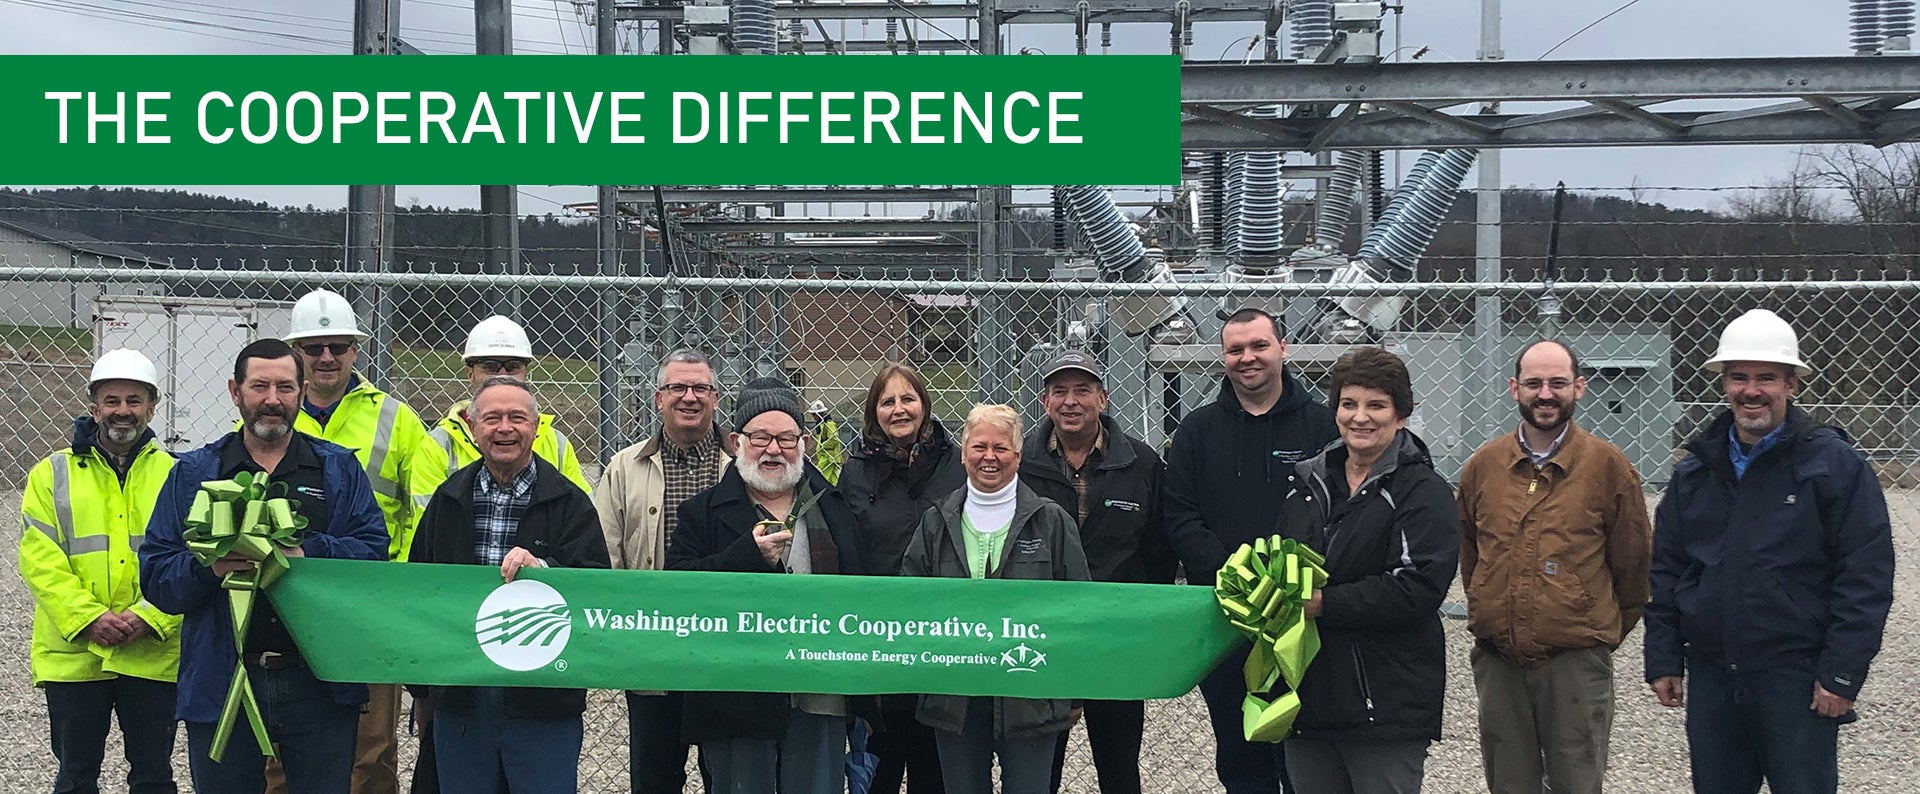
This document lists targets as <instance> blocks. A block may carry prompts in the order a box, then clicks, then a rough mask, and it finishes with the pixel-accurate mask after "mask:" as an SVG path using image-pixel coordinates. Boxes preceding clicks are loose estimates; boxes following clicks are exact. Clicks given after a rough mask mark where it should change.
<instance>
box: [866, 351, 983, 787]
mask: <svg viewBox="0 0 1920 794" xmlns="http://www.w3.org/2000/svg"><path fill="white" fill-rule="evenodd" d="M966 483H967V473H966V471H965V470H964V469H962V468H961V466H960V454H959V450H958V449H956V448H955V447H954V444H953V438H952V436H950V435H948V434H947V429H946V427H945V426H944V425H942V424H940V420H938V419H936V418H934V417H933V404H932V402H931V400H930V399H929V397H928V394H927V382H926V380H925V379H923V378H921V377H920V373H919V372H917V371H915V370H914V368H913V367H912V366H910V365H907V364H902V363H889V364H887V365H885V366H882V367H881V368H880V371H879V372H876V373H874V376H873V383H872V385H871V386H869V387H868V388H867V402H866V408H865V412H864V413H863V414H862V415H861V433H860V444H859V446H858V447H856V448H855V449H854V450H853V451H852V452H851V453H850V454H848V455H847V464H846V468H845V469H843V470H841V472H840V483H839V488H840V492H841V493H842V494H844V495H845V496H846V497H847V502H848V504H849V505H851V506H852V507H853V512H854V515H855V516H856V517H857V518H859V520H860V524H861V529H863V530H864V531H865V533H866V537H867V542H868V543H870V544H872V546H871V548H869V549H868V555H867V556H868V559H870V560H872V565H873V573H874V574H876V575H879V576H897V575H899V573H900V558H901V557H902V556H904V555H905V554H906V552H907V542H908V541H909V540H911V539H912V538H913V535H914V531H915V530H917V529H918V528H919V526H920V517H921V516H922V515H924V514H925V513H926V512H927V508H929V507H932V506H934V505H935V504H937V503H939V501H940V500H941V499H943V498H945V497H946V496H947V495H948V494H951V493H953V492H955V491H958V490H960V489H961V488H962V487H964V486H965V485H966ZM918 697H919V696H918V695H911V694H906V695H888V696H882V697H881V700H880V717H881V722H882V724H881V725H878V726H876V727H877V729H878V730H876V731H875V733H874V735H873V741H872V744H871V745H869V747H870V749H871V750H872V751H873V753H874V754H875V755H877V756H879V758H880V766H879V769H878V770H876V771H875V773H874V778H873V786H872V787H871V789H869V791H870V792H871V794H897V792H899V791H900V781H901V776H902V773H904V774H905V777H906V780H907V782H908V784H909V785H908V788H907V790H908V792H909V794H943V792H944V791H945V788H944V786H943V784H942V782H941V778H940V755H939V751H938V750H937V749H936V748H935V745H934V734H933V729H932V728H929V727H927V726H925V725H922V724H920V722H919V720H916V719H914V709H915V708H916V706H917V705H918V702H919V700H918Z"/></svg>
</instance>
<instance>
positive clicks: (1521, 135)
mask: <svg viewBox="0 0 1920 794" xmlns="http://www.w3.org/2000/svg"><path fill="white" fill-rule="evenodd" d="M1545 115H1547V114H1541V115H1538V116H1474V117H1473V118H1474V119H1475V120H1477V121H1479V122H1480V123H1481V124H1484V125H1486V126H1487V127H1489V128H1491V129H1494V130H1496V131H1497V132H1498V133H1499V134H1498V135H1497V136H1495V137H1493V138H1480V137H1478V136H1475V135H1471V134H1468V133H1465V132H1462V131H1459V130H1455V129H1451V128H1445V127H1439V126H1436V125H1434V124H1429V123H1427V122H1423V121H1414V120H1412V119H1395V118H1384V119H1380V120H1378V121H1373V120H1370V119H1371V116H1372V114H1369V116H1366V117H1363V118H1362V121H1364V122H1365V123H1355V124H1350V125H1347V128H1346V129H1344V130H1340V131H1339V132H1338V133H1336V134H1334V135H1333V136H1332V137H1331V138H1329V140H1328V141H1327V145H1326V148H1328V149H1336V150H1337V149H1444V148H1455V147H1473V148H1498V149H1542V148H1549V149H1550V148H1569V147H1582V146H1675V145H1727V144H1801V143H1805V144H1842V143H1862V144H1873V145H1880V146H1884V145H1887V144H1886V143H1885V142H1884V141H1886V140H1887V139H1888V138H1889V137H1895V138H1897V137H1899V136H1900V135H1902V134H1905V135H1906V136H1908V137H1911V135H1912V133H1911V132H1906V129H1907V125H1911V124H1914V123H1920V109H1903V110H1888V111H1880V112H1875V113H1867V114H1865V115H1866V116H1867V117H1868V119H1869V121H1871V122H1872V126H1871V127H1869V128H1867V129H1862V128H1861V127H1860V126H1858V125H1855V124H1851V123H1848V122H1843V121H1840V120H1838V119H1835V118H1833V117H1832V116H1829V115H1827V114H1825V113H1822V112H1820V111H1818V110H1812V109H1809V110H1805V111H1802V112H1799V113H1776V114H1770V115H1767V116H1764V117H1761V118H1752V119H1745V120H1737V121H1719V120H1718V119H1717V118H1712V117H1717V116H1720V115H1721V114H1718V113H1702V112H1699V111H1692V112H1664V113H1658V115H1659V116H1660V117H1662V118H1664V119H1667V120H1669V121H1671V122H1672V123H1673V124H1676V125H1679V126H1682V127H1685V128H1686V129H1687V132H1686V133H1685V134H1684V135H1676V134H1673V133H1670V132H1667V131H1666V130H1665V129H1662V128H1659V127H1653V126H1650V125H1648V124H1645V123H1643V122H1640V121H1635V120H1629V119H1625V118H1621V117H1619V116H1613V115H1607V114H1603V113H1602V112H1601V111H1598V110H1594V111H1593V112H1590V113H1584V114H1574V115H1573V116H1572V117H1562V118H1559V119H1557V120H1553V119H1546V118H1543V116H1545ZM1710 119H1711V123H1709V120H1710ZM1268 123H1271V124H1277V125H1280V126H1282V127H1284V128H1285V129H1286V130H1288V131H1289V133H1284V137H1281V138H1275V137H1272V136H1269V135H1266V134H1264V133H1261V132H1254V131H1251V130H1248V129H1245V128H1244V125H1240V124H1225V123H1221V122H1216V121H1212V120H1208V119H1200V120H1189V121H1186V122H1184V123H1182V124H1181V127H1180V136H1181V148H1182V149H1184V150H1186V151H1254V150H1272V149H1279V150H1297V149H1298V148H1299V144H1298V143H1297V141H1298V140H1300V139H1301V138H1311V137H1312V136H1314V135H1316V134H1318V133H1319V131H1320V130H1321V129H1322V128H1323V127H1324V126H1325V125H1326V124H1328V123H1329V122H1328V120H1327V119H1278V120H1271V121H1269V122H1268Z"/></svg>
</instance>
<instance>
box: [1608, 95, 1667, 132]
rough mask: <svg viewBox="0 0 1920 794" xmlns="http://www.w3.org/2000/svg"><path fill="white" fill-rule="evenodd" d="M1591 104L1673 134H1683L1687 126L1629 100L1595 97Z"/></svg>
mask: <svg viewBox="0 0 1920 794" xmlns="http://www.w3.org/2000/svg"><path fill="white" fill-rule="evenodd" d="M1591 104H1592V105H1593V106H1594V107H1597V108H1600V109H1601V110H1604V111H1606V112H1608V113H1612V114H1613V115H1616V116H1619V117H1621V118H1623V119H1632V120H1634V121H1638V122H1640V123H1642V124H1648V125H1652V126H1654V127H1659V128H1660V129H1663V130H1666V131H1667V132H1669V133H1672V134H1675V135H1685V134H1686V132H1687V126H1686V125H1685V124H1681V123H1679V122H1677V121H1674V120H1672V119H1669V118H1667V117H1665V116H1662V115H1660V114H1658V113H1655V112H1653V111H1651V110H1647V109H1646V108H1644V107H1642V106H1640V105H1636V104H1633V103H1631V102H1622V101H1620V100H1618V99H1596V100H1593V102H1592V103H1591Z"/></svg>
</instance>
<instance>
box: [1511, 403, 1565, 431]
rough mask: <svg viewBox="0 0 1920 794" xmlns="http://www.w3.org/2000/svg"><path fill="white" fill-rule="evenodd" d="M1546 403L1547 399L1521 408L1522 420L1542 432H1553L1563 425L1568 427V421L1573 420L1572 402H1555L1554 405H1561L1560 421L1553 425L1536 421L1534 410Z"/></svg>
mask: <svg viewBox="0 0 1920 794" xmlns="http://www.w3.org/2000/svg"><path fill="white" fill-rule="evenodd" d="M1544 404H1546V403H1545V401H1540V402H1534V403H1530V404H1528V405H1526V406H1525V407H1523V408H1521V409H1520V421H1522V422H1526V423H1527V424H1528V425H1529V426H1531V427H1532V428H1533V429H1535V430H1538V431H1540V432H1542V433H1552V432H1554V431H1557V430H1559V429H1560V428H1562V427H1566V425H1567V423H1568V422H1570V421H1573V405H1572V404H1571V403H1559V402H1556V403H1554V405H1556V406H1558V407H1559V410H1560V421H1558V422H1554V423H1553V424H1551V425H1543V424H1540V423H1539V422H1536V421H1534V418H1533V410H1534V409H1535V408H1537V407H1539V406H1541V405H1544Z"/></svg>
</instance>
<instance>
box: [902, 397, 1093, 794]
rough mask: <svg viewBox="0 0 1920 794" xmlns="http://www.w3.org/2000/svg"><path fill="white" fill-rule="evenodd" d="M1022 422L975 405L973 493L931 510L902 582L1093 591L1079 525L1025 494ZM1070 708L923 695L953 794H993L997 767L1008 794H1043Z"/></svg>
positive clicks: (964, 461) (964, 435)
mask: <svg viewBox="0 0 1920 794" xmlns="http://www.w3.org/2000/svg"><path fill="white" fill-rule="evenodd" d="M1020 429H1021V428H1020V415H1019V414H1018V413H1015V412H1014V410H1013V409H1012V408H1009V407H1007V406H1005V405H977V406H974V408H973V410H972V411H971V412H970V413H968V414H967V423H966V425H965V427H964V428H963V429H962V430H961V433H960V459H961V465H963V466H964V467H965V468H966V471H967V485H966V487H965V488H964V489H961V490H959V491H956V492H954V493H953V494H952V495H951V496H948V497H947V498H946V499H944V500H942V501H941V502H940V504H938V505H937V506H935V507H933V508H931V509H929V510H927V513H926V515H925V516H923V517H921V519H920V527H919V529H918V530H917V531H915V532H914V535H913V541H912V542H911V543H910V544H908V546H907V554H906V557H905V558H904V559H903V560H902V564H901V571H900V573H901V575H903V576H945V577H952V578H959V579H966V578H972V579H1052V580H1069V581H1086V580H1087V579H1088V574H1087V557H1086V554H1085V553H1084V552H1083V551H1082V550H1081V548H1080V534H1079V531H1078V530H1076V529H1075V527H1074V520H1073V516H1072V515H1071V514H1069V513H1067V511H1066V510H1065V509H1064V508H1062V507H1060V506H1059V505H1057V504H1054V503H1053V502H1051V501H1048V500H1047V499H1044V498H1042V497H1040V496H1039V495H1038V494H1035V493H1034V492H1033V491H1032V490H1031V489H1029V488H1027V487H1026V486H1025V485H1022V484H1020V477H1019V472H1020V447H1021V440H1020ZM1077 712H1078V709H1076V708H1074V704H1073V702H1072V701H1069V700H1061V699H1051V700H1039V699H1031V698H1006V697H1002V698H992V697H964V696H958V695H922V696H921V697H920V708H919V712H918V717H919V720H920V721H921V722H922V723H925V724H926V725H929V726H931V727H932V728H933V729H934V736H935V741H936V743H937V744H938V746H939V748H940V770H941V772H942V774H943V776H944V777H945V779H946V789H947V791H949V792H952V793H953V794H991V792H992V791H993V760H994V758H995V757H996V756H998V757H999V759H1000V782H1001V790H1002V791H1004V792H1005V794H1045V792H1047V790H1048V789H1049V788H1050V787H1051V783H1052V772H1053V748H1054V744H1055V743H1056V742H1057V741H1058V740H1059V737H1060V734H1061V733H1062V732H1064V731H1066V730H1067V729H1068V728H1070V727H1072V725H1073V721H1074V720H1075V719H1076V718H1077V717H1078V716H1079V715H1078V713H1077Z"/></svg>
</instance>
